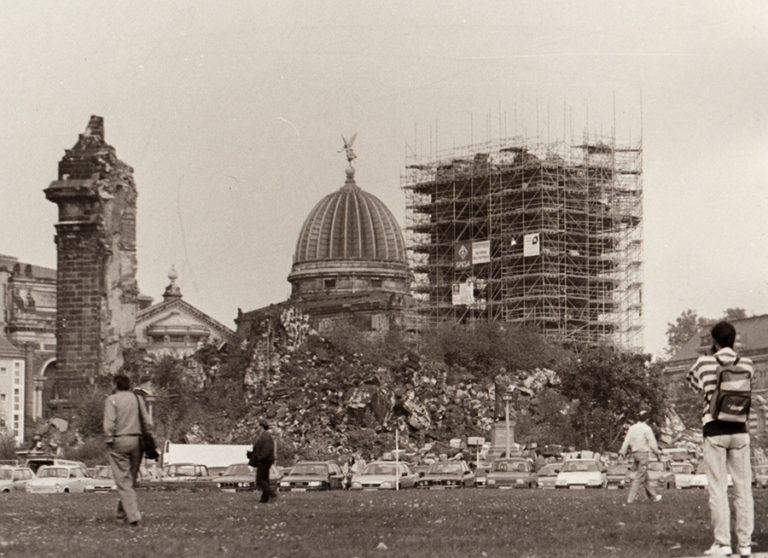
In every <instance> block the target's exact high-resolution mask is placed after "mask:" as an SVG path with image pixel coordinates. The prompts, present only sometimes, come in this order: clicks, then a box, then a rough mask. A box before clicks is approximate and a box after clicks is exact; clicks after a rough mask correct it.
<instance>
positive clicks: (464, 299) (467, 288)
mask: <svg viewBox="0 0 768 558" xmlns="http://www.w3.org/2000/svg"><path fill="white" fill-rule="evenodd" d="M474 303H475V284H474V283H473V282H472V281H470V280H469V279H468V280H467V281H465V282H464V283H453V284H452V285H451V304H453V305H454V306H469V305H471V304H474Z"/></svg>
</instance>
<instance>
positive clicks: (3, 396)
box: [0, 393, 5, 401]
mask: <svg viewBox="0 0 768 558" xmlns="http://www.w3.org/2000/svg"><path fill="white" fill-rule="evenodd" d="M0 401H5V394H4V393H0Z"/></svg>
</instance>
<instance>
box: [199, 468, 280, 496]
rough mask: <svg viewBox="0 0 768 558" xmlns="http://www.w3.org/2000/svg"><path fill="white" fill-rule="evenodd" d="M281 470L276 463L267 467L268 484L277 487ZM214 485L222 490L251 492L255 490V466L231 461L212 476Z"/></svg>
mask: <svg viewBox="0 0 768 558" xmlns="http://www.w3.org/2000/svg"><path fill="white" fill-rule="evenodd" d="M282 476H283V471H282V469H281V468H280V467H278V466H277V465H272V467H270V468H269V484H270V485H271V486H273V487H277V486H278V484H279V483H280V479H281V478H282ZM214 482H215V483H216V486H217V487H219V488H220V489H221V490H222V491H223V492H252V491H254V490H256V468H255V467H251V466H250V465H248V463H233V464H232V465H230V466H228V467H226V468H225V469H224V472H223V473H222V474H221V475H219V476H217V477H215V478H214Z"/></svg>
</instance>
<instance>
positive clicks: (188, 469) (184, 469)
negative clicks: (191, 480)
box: [168, 465, 195, 477]
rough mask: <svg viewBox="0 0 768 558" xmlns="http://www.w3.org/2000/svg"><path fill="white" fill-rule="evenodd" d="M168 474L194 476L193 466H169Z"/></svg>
mask: <svg viewBox="0 0 768 558" xmlns="http://www.w3.org/2000/svg"><path fill="white" fill-rule="evenodd" d="M168 474H169V475H171V476H174V477H180V476H187V477H194V476H195V466H194V465H179V466H177V467H171V468H170V469H169V470H168Z"/></svg>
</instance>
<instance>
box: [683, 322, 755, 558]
mask: <svg viewBox="0 0 768 558" xmlns="http://www.w3.org/2000/svg"><path fill="white" fill-rule="evenodd" d="M710 334H711V336H712V350H711V353H712V354H710V355H705V356H701V357H699V358H698V360H697V361H696V362H695V363H694V364H693V366H692V367H691V369H690V370H689V371H688V375H687V376H686V379H687V381H688V383H689V384H690V385H691V387H692V388H693V389H694V390H695V391H697V392H700V393H702V394H703V396H704V404H705V405H704V413H703V416H702V424H703V434H704V450H703V451H704V456H703V458H704V467H705V471H706V474H707V483H708V487H707V490H708V492H709V513H710V518H711V521H712V529H713V531H714V537H715V541H714V543H712V546H711V547H710V548H709V549H708V550H707V551H705V552H704V554H705V555H707V556H728V555H730V554H731V513H730V507H729V505H728V475H729V474H730V475H731V478H732V479H733V508H734V511H735V515H736V521H735V531H736V543H737V545H738V553H739V555H740V556H750V555H751V553H752V550H751V547H752V531H753V529H754V508H753V500H752V468H751V464H750V445H749V431H748V430H747V422H748V417H749V401H750V397H751V383H752V379H753V378H754V366H753V364H752V361H751V360H750V359H748V358H746V357H742V356H740V355H738V354H737V353H736V351H734V349H733V345H734V342H735V341H736V329H735V328H734V327H733V325H732V324H730V323H729V322H726V321H722V322H718V323H716V324H715V325H714V326H712V330H711V331H710ZM739 378H742V380H741V383H742V387H741V388H740V389H742V391H741V392H740V393H741V394H742V395H741V399H742V401H743V404H741V405H739V404H738V399H739V395H738V394H739V392H736V391H730V393H728V392H727V391H726V388H725V386H728V387H729V388H731V386H733V385H734V381H737V380H738V379H739ZM724 379H727V380H728V382H727V383H724V382H723V381H722V380H724ZM729 384H730V385H729ZM724 395H728V396H729V397H732V399H730V404H729V405H727V406H725V407H724V406H722V405H721V404H719V403H718V402H723V401H725V399H724V398H723V396H724ZM734 395H735V398H733V397H734ZM713 402H714V403H713ZM724 410H727V411H728V412H727V413H724V412H723V411H724Z"/></svg>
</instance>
